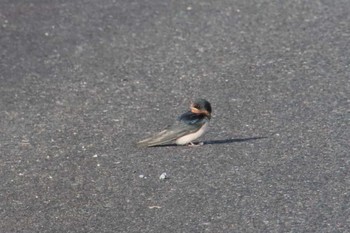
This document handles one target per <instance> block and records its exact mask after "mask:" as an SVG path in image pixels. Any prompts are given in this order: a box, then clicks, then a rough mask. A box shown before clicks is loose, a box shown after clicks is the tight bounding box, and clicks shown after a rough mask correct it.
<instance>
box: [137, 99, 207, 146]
mask: <svg viewBox="0 0 350 233" xmlns="http://www.w3.org/2000/svg"><path fill="white" fill-rule="evenodd" d="M211 112H212V109H211V104H210V103H209V102H208V101H207V100H205V99H197V100H195V101H193V102H191V105H190V110H189V111H187V112H185V113H183V114H182V115H180V116H179V117H178V118H177V121H176V122H175V123H174V124H173V125H172V126H171V127H168V128H166V129H164V130H163V131H161V132H159V133H157V134H155V135H154V136H152V137H150V138H146V139H144V140H142V141H139V142H137V146H138V147H152V146H160V145H164V144H168V143H171V142H173V141H175V143H176V144H177V145H190V146H197V145H203V144H204V143H200V144H194V143H193V141H194V140H196V139H197V138H199V137H200V136H202V135H203V134H204V133H205V132H206V131H207V129H208V126H209V121H210V119H211Z"/></svg>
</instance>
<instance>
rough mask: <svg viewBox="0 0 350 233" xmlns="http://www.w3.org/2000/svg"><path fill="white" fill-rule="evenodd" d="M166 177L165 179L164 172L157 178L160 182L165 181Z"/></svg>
mask: <svg viewBox="0 0 350 233" xmlns="http://www.w3.org/2000/svg"><path fill="white" fill-rule="evenodd" d="M167 178H168V177H167V175H166V173H165V172H163V173H162V174H161V175H160V176H159V179H160V180H165V179H167Z"/></svg>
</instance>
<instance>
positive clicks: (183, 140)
mask: <svg viewBox="0 0 350 233" xmlns="http://www.w3.org/2000/svg"><path fill="white" fill-rule="evenodd" d="M208 126H209V123H208V122H207V123H205V124H204V125H203V126H202V127H201V128H200V129H199V130H198V131H197V132H195V133H191V134H188V135H186V136H183V137H181V138H178V139H177V140H176V144H177V145H185V144H187V143H190V142H192V141H194V140H196V139H197V138H199V137H200V136H202V135H203V134H204V133H205V132H206V131H207V128H208Z"/></svg>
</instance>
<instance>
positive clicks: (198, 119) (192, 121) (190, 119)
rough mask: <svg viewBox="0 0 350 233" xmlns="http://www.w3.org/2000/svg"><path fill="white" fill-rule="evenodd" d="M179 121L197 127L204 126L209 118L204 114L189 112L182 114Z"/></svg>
mask: <svg viewBox="0 0 350 233" xmlns="http://www.w3.org/2000/svg"><path fill="white" fill-rule="evenodd" d="M178 120H179V121H181V122H183V123H185V124H188V125H196V124H204V123H205V122H206V121H207V117H206V115H204V114H194V113H192V112H190V111H188V112H186V113H184V114H182V115H181V116H180V117H179V118H178Z"/></svg>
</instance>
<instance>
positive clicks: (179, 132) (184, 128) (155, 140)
mask: <svg viewBox="0 0 350 233" xmlns="http://www.w3.org/2000/svg"><path fill="white" fill-rule="evenodd" d="M203 124H204V122H203ZM203 124H197V125H187V124H183V123H182V124H178V125H174V126H172V127H170V128H168V129H165V130H163V131H162V132H160V133H158V134H156V135H154V136H153V137H150V138H147V139H145V140H142V141H140V142H138V143H137V145H138V146H139V147H147V146H148V147H149V146H157V145H164V144H166V143H169V142H171V141H173V140H176V139H177V138H180V137H182V136H184V135H186V134H190V133H194V132H196V131H198V130H199V129H200V128H201V127H202V125H203Z"/></svg>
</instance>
